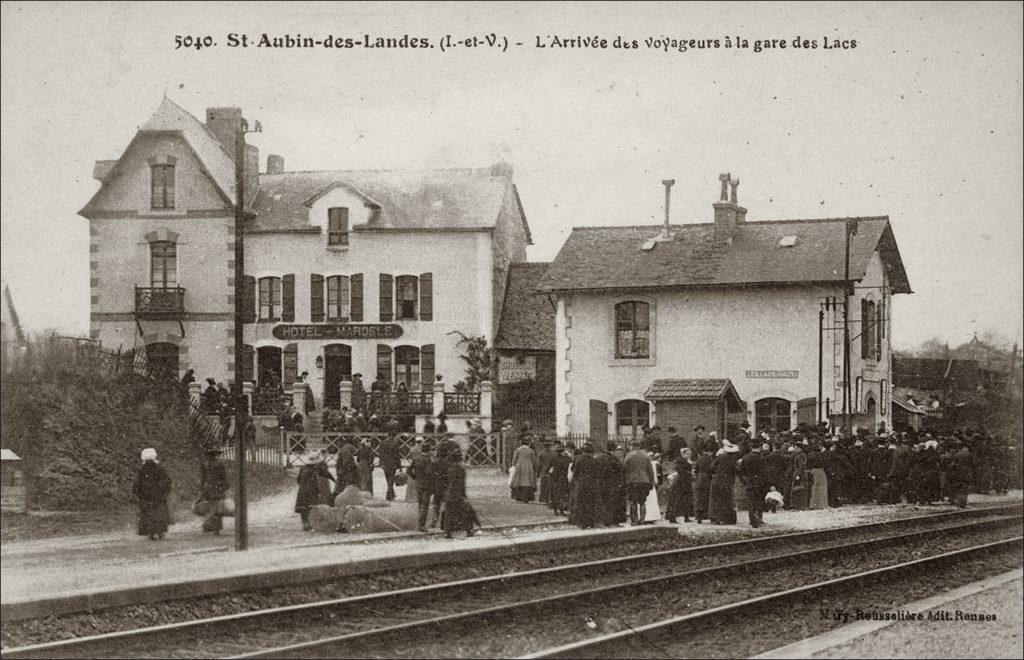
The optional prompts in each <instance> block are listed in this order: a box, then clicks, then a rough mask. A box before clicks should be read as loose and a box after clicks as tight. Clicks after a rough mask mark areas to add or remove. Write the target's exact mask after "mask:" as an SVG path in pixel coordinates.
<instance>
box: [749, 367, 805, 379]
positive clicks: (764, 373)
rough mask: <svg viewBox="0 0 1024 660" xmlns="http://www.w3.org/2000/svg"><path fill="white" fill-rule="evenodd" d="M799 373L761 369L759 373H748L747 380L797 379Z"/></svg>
mask: <svg viewBox="0 0 1024 660" xmlns="http://www.w3.org/2000/svg"><path fill="white" fill-rule="evenodd" d="M799 377H800V372H799V371H796V370H793V371H777V370H773V369H761V370H759V371H748V372H747V378H799Z"/></svg>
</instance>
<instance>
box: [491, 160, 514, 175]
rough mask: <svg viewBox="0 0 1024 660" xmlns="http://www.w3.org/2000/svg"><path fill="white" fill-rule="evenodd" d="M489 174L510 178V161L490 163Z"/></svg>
mask: <svg viewBox="0 0 1024 660" xmlns="http://www.w3.org/2000/svg"><path fill="white" fill-rule="evenodd" d="M491 176H496V177H505V178H506V179H511V178H512V163H508V162H505V161H502V162H500V163H495V164H494V165H491Z"/></svg>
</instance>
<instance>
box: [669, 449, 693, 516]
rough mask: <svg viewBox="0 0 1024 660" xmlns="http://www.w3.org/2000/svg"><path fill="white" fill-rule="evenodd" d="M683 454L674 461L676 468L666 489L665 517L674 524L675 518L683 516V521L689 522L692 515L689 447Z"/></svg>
mask: <svg viewBox="0 0 1024 660" xmlns="http://www.w3.org/2000/svg"><path fill="white" fill-rule="evenodd" d="M683 452H684V454H686V455H684V456H683V457H682V458H680V459H679V460H677V461H676V469H675V472H674V473H673V475H672V477H671V479H672V483H671V484H670V485H669V489H668V508H667V509H666V511H665V519H666V520H668V521H669V522H670V523H673V524H675V522H676V518H678V517H679V516H683V522H690V518H692V517H693V475H692V474H691V473H690V470H691V468H692V466H691V465H690V457H689V455H688V454H689V453H690V450H689V449H684V450H683Z"/></svg>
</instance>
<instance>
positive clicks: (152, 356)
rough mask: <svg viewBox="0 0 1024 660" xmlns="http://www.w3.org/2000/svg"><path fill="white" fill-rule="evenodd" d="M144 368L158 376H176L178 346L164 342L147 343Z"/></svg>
mask: <svg viewBox="0 0 1024 660" xmlns="http://www.w3.org/2000/svg"><path fill="white" fill-rule="evenodd" d="M146 369H147V370H148V371H149V373H150V375H152V376H156V377H158V378H177V377H178V347H177V346H175V345H174V344H169V343H166V342H156V343H153V344H147V345H146Z"/></svg>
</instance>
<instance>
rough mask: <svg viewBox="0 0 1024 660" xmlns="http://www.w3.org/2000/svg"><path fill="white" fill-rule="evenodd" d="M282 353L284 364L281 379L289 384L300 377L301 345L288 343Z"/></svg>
mask: <svg viewBox="0 0 1024 660" xmlns="http://www.w3.org/2000/svg"><path fill="white" fill-rule="evenodd" d="M282 354H283V356H284V365H283V367H282V369H281V380H282V381H284V384H285V385H286V386H287V385H291V384H292V383H294V382H295V381H297V380H298V379H299V345H298V344H288V345H287V346H285V347H284V351H282Z"/></svg>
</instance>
